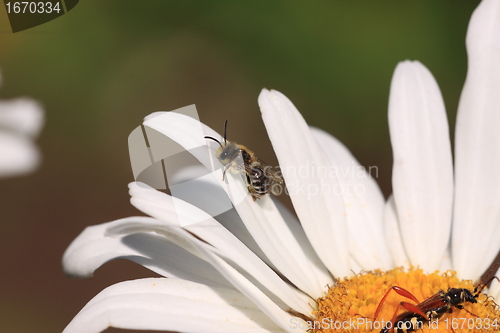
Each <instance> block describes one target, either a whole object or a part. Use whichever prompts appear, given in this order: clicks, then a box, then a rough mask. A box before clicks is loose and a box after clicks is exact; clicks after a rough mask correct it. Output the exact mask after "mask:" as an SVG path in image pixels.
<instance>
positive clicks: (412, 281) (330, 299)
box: [309, 268, 500, 333]
mask: <svg viewBox="0 0 500 333" xmlns="http://www.w3.org/2000/svg"><path fill="white" fill-rule="evenodd" d="M393 286H397V287H400V288H404V289H405V290H407V291H409V292H410V293H411V294H413V295H414V296H415V297H416V298H417V299H418V300H419V301H420V302H422V301H424V300H426V299H429V298H430V297H431V296H433V295H435V294H436V293H437V292H439V291H440V290H443V291H444V292H446V291H447V290H448V289H449V288H465V289H468V290H470V291H473V290H474V285H473V283H472V282H471V281H468V280H467V281H461V280H459V279H458V278H457V277H456V273H455V272H452V271H447V272H445V273H440V272H435V273H432V274H424V273H423V271H422V270H420V269H410V270H409V271H405V270H404V269H402V268H396V269H394V270H391V271H388V272H382V271H374V272H368V273H363V274H358V275H355V276H354V277H350V278H344V279H343V280H340V279H339V280H337V281H336V284H335V286H333V287H331V288H330V289H329V290H328V294H327V295H326V296H325V297H322V298H320V299H318V310H317V311H315V313H314V314H315V316H316V319H315V320H314V322H310V323H309V324H310V329H311V331H313V332H323V333H329V332H336V333H338V332H357V333H363V332H377V333H378V332H380V331H381V330H382V329H383V328H384V327H386V326H387V324H388V323H390V322H391V320H392V318H393V317H394V314H395V313H396V312H397V314H401V313H403V312H405V311H407V310H406V309H404V308H402V307H401V306H400V307H399V309H397V308H398V305H399V304H400V303H401V302H407V303H412V304H415V302H413V301H412V300H410V299H408V298H406V297H403V296H401V295H399V294H398V293H397V292H395V291H391V292H390V293H389V295H388V297H387V298H386V300H385V301H384V302H383V304H382V306H381V308H380V312H379V314H378V315H377V318H374V316H375V312H376V310H377V307H378V306H379V304H380V301H381V299H382V298H383V296H384V295H385V293H386V292H387V291H388V290H389V289H390V288H391V287H393ZM462 305H463V307H464V309H458V308H456V307H451V310H452V311H451V313H445V314H444V315H443V316H442V317H441V318H440V319H436V320H433V321H430V322H427V323H425V324H424V325H423V327H422V328H419V329H417V330H416V331H415V332H418V333H420V332H422V333H431V332H433V333H443V332H455V333H461V332H464V333H465V332H483V333H484V332H499V331H500V310H499V308H498V306H497V304H496V303H495V302H494V300H493V299H492V298H491V297H488V296H487V295H486V294H484V293H481V294H480V295H479V296H478V297H477V303H469V302H465V303H463V304H462ZM424 312H425V311H424ZM394 332H396V333H397V330H394ZM400 332H403V331H402V330H401V331H400ZM408 332H412V330H411V329H410V330H408Z"/></svg>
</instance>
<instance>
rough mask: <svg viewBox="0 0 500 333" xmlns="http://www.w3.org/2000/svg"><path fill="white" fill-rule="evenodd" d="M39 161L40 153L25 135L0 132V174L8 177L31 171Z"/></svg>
mask: <svg viewBox="0 0 500 333" xmlns="http://www.w3.org/2000/svg"><path fill="white" fill-rule="evenodd" d="M39 162H40V154H39V152H38V149H37V147H36V146H35V145H34V144H33V142H32V140H31V139H29V138H27V137H22V136H18V135H13V134H10V133H5V132H0V176H1V177H10V176H16V175H21V174H25V173H29V172H32V171H34V170H35V169H36V167H37V166H38V165H39Z"/></svg>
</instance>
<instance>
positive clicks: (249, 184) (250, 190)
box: [245, 173, 260, 201]
mask: <svg viewBox="0 0 500 333" xmlns="http://www.w3.org/2000/svg"><path fill="white" fill-rule="evenodd" d="M245 180H246V183H247V190H248V193H250V195H251V196H252V199H253V201H256V200H257V199H259V198H260V195H259V193H257V191H256V190H255V188H254V187H253V185H252V180H251V179H250V177H249V176H248V175H247V174H246V173H245Z"/></svg>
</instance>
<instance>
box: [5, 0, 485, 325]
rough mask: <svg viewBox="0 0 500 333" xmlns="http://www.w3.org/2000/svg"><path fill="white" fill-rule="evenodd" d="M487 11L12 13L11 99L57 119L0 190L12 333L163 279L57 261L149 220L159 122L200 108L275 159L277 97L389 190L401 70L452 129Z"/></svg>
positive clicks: (128, 269) (180, 7)
mask: <svg viewBox="0 0 500 333" xmlns="http://www.w3.org/2000/svg"><path fill="white" fill-rule="evenodd" d="M478 3H479V1H477V0H462V1H451V0H441V1H436V0H419V1H409V0H408V1H403V0H397V1H396V0H394V1H374V0H365V1H360V0H356V1H354V0H352V1H312V2H306V1H252V2H250V1H248V2H242V1H236V2H229V1H152V0H148V1H139V0H136V1H128V0H120V1H107V0H105V1H103V0H100V1H85V0H83V1H80V3H79V4H78V5H77V6H76V7H75V8H74V9H73V10H71V11H70V12H69V13H68V14H66V15H63V16H62V17H60V18H58V19H56V20H54V21H51V22H48V23H46V24H44V25H41V26H38V27H35V28H32V29H29V30H26V31H23V32H19V33H16V34H13V33H12V32H11V30H10V27H9V24H8V20H7V16H6V13H5V9H4V7H3V6H0V7H1V8H0V67H1V69H2V74H3V78H4V80H3V82H4V83H3V86H2V87H1V90H0V98H2V99H7V98H14V97H20V96H30V97H33V98H35V99H37V100H39V101H40V102H41V103H43V105H44V107H45V110H46V117H47V122H46V126H45V128H44V129H43V132H42V134H41V137H40V138H39V139H38V143H39V146H40V148H41V151H42V154H43V163H42V165H41V167H40V169H39V170H38V171H37V172H36V173H34V174H32V175H29V176H25V177H17V178H10V179H0V267H1V268H0V270H1V271H0V332H60V331H61V330H62V329H63V328H64V326H65V325H66V324H67V323H68V322H69V321H70V320H71V318H72V317H73V316H74V315H75V314H76V313H77V312H78V311H79V310H80V309H81V308H82V307H83V306H84V305H85V304H86V302H87V301H89V300H90V299H91V298H92V297H93V296H94V295H95V294H97V293H98V292H99V291H100V290H102V289H103V288H105V287H106V286H108V285H110V284H112V283H116V282H119V281H123V280H126V279H133V278H138V277H148V276H154V274H153V273H151V272H149V271H147V270H146V269H144V268H142V267H140V266H138V265H135V264H133V263H130V262H126V261H115V262H111V263H108V264H106V265H105V266H103V267H102V268H100V269H99V270H98V271H97V272H96V274H95V276H94V277H93V278H91V279H86V280H75V279H70V278H68V277H66V276H64V275H63V273H62V269H61V264H60V262H61V256H62V254H63V251H64V250H65V248H66V247H67V246H68V245H69V243H70V242H71V241H72V239H73V238H74V237H76V236H77V235H78V233H80V232H81V231H82V230H83V228H85V226H87V225H92V224H98V223H102V222H106V221H111V220H114V219H118V218H122V217H127V216H131V215H138V214H140V215H142V214H141V213H140V212H138V211H137V210H135V209H134V208H133V207H132V206H131V205H130V204H129V195H128V192H127V190H128V189H127V184H128V183H129V182H130V181H132V180H133V177H132V172H131V168H130V162H129V157H128V147H127V137H128V134H129V133H130V131H132V130H133V129H134V128H135V127H136V126H138V125H139V124H140V123H141V120H142V118H143V117H144V116H146V115H147V114H149V113H151V112H153V111H158V110H163V111H169V110H174V109H176V108H179V107H182V106H185V105H189V104H196V106H197V109H198V113H199V115H200V118H201V120H202V121H203V122H205V123H207V124H208V125H209V126H211V127H212V128H214V129H216V130H219V131H220V130H221V129H222V126H223V122H224V120H226V119H227V120H228V121H229V128H228V134H229V139H230V140H233V141H236V142H238V143H242V144H245V145H247V146H248V147H250V148H251V149H252V150H254V151H255V152H256V153H257V155H258V156H259V157H260V158H262V159H263V160H265V161H267V162H268V163H269V164H274V163H275V161H276V159H275V157H274V154H273V151H272V148H271V145H270V143H269V141H268V139H267V135H266V131H265V128H264V125H263V123H262V120H261V118H260V111H259V108H258V105H257V97H258V95H259V92H260V90H261V89H262V88H263V87H266V88H273V89H277V90H280V91H281V92H283V93H284V94H286V95H287V96H288V97H289V98H290V99H291V100H292V101H293V102H294V103H295V105H296V106H297V107H298V109H299V110H300V111H301V112H302V114H303V115H304V118H305V119H306V120H307V122H308V123H309V124H310V125H314V126H317V127H320V128H322V129H324V130H327V131H328V132H330V133H332V134H333V135H335V136H336V137H337V138H339V139H340V140H341V141H343V142H344V143H345V144H346V145H347V146H348V147H349V148H350V149H351V151H352V152H353V153H354V154H355V156H356V157H357V158H358V159H359V161H360V162H361V164H363V165H365V166H377V167H378V170H379V175H378V176H379V177H378V182H379V184H380V185H381V187H382V189H383V192H384V194H385V195H386V196H387V195H388V194H390V193H391V185H390V180H391V178H390V177H391V167H392V157H391V148H390V141H389V134H388V126H387V100H388V93H389V85H390V80H391V76H392V72H393V70H394V68H395V66H396V64H397V63H398V62H399V61H402V60H405V59H418V60H420V61H421V62H422V63H423V64H425V65H426V66H427V67H428V68H429V69H430V70H431V71H432V73H433V74H434V76H435V77H436V79H437V81H438V83H439V85H440V87H441V90H442V93H443V96H444V99H445V104H446V106H447V110H448V115H449V119H450V125H451V126H452V128H453V126H454V122H455V114H456V108H457V104H458V100H459V95H460V91H461V89H462V85H463V82H464V79H465V74H466V62H467V59H466V53H465V44H464V40H465V34H466V29H467V24H468V21H469V19H470V15H471V13H472V12H473V10H474V8H475V7H476V6H477V4H478ZM452 135H453V131H452ZM119 331H120V330H115V329H109V330H107V331H106V332H119ZM120 332H121V331H120Z"/></svg>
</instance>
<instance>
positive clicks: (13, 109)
mask: <svg viewBox="0 0 500 333" xmlns="http://www.w3.org/2000/svg"><path fill="white" fill-rule="evenodd" d="M1 80H2V78H1V76H0V84H1ZM43 123H44V112H43V109H42V107H41V105H40V104H39V103H38V102H36V101H35V100H33V99H30V98H27V97H21V98H16V99H12V100H0V177H10V176H17V175H23V174H26V173H29V172H32V171H34V170H35V169H36V168H37V167H38V165H39V163H40V153H39V151H38V148H37V146H36V145H35V144H34V142H33V141H34V139H35V138H36V137H37V136H38V134H39V133H40V130H41V128H42V126H43Z"/></svg>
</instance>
